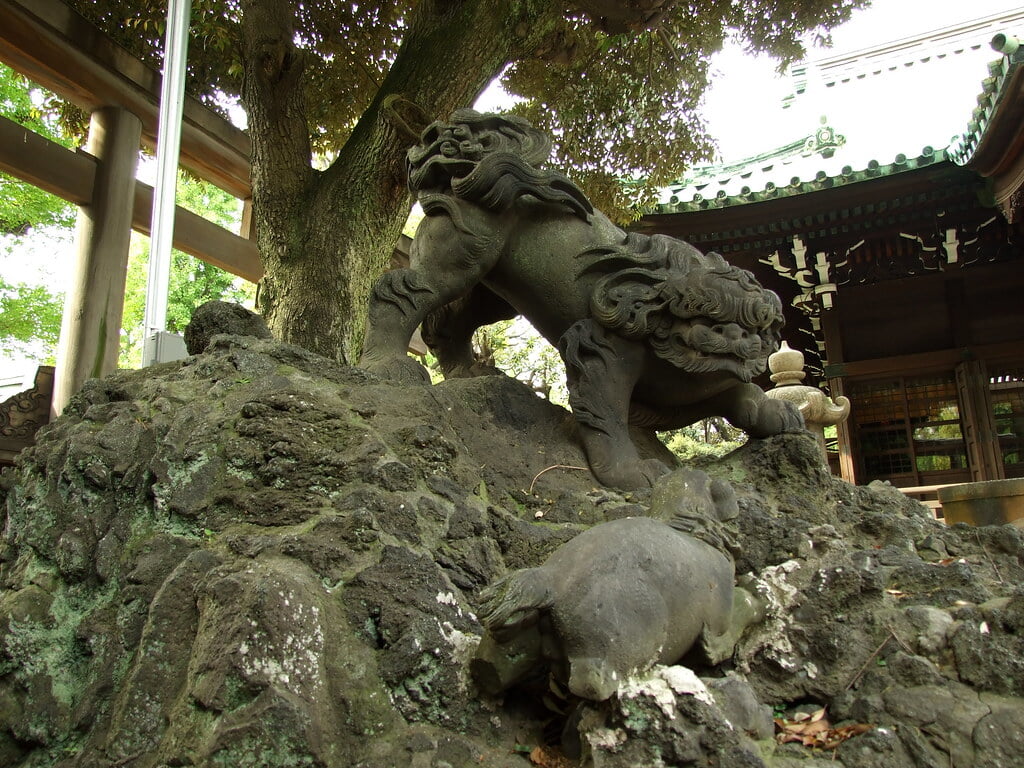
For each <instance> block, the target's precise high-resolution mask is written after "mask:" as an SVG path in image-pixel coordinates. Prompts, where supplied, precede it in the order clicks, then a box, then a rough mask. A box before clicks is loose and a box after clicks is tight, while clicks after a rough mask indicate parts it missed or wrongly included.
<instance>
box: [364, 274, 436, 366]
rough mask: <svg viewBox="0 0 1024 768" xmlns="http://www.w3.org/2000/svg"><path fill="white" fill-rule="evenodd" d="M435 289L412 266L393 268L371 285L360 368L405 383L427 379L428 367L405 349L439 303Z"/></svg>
mask: <svg viewBox="0 0 1024 768" xmlns="http://www.w3.org/2000/svg"><path fill="white" fill-rule="evenodd" d="M438 303H439V302H438V301H437V295H436V291H435V289H434V288H433V287H432V286H431V285H430V284H429V283H428V282H426V281H425V280H423V279H422V277H421V276H420V273H418V272H416V271H415V270H412V269H395V270H392V271H390V272H386V273H384V275H383V276H382V277H381V278H380V279H379V280H378V281H377V283H376V285H374V287H373V293H372V294H371V295H370V310H369V314H368V316H367V320H366V339H365V341H364V342H363V356H362V359H361V360H360V362H359V365H360V366H361V367H362V368H366V369H367V370H370V371H373V372H374V373H377V374H380V375H382V376H385V377H386V378H389V379H394V380H396V381H402V382H406V383H417V382H427V383H429V382H430V376H429V375H428V374H427V369H426V368H424V367H423V366H422V365H420V363H419V362H417V361H416V360H414V359H413V358H411V357H409V355H408V354H407V353H406V350H408V348H409V340H410V339H411V338H412V334H413V332H414V331H415V330H416V326H418V325H419V324H420V321H421V320H422V319H423V317H424V316H426V314H427V312H429V311H430V310H431V309H433V308H434V307H435V306H437V305H438Z"/></svg>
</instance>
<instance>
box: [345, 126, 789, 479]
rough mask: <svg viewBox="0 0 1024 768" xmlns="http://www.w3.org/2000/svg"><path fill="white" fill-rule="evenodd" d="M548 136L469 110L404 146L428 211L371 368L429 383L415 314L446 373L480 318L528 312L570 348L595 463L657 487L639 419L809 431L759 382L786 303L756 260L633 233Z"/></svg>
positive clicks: (372, 323) (389, 292) (381, 285)
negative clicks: (642, 453) (574, 173)
mask: <svg viewBox="0 0 1024 768" xmlns="http://www.w3.org/2000/svg"><path fill="white" fill-rule="evenodd" d="M550 149H551V141H550V139H549V138H548V137H547V136H546V135H545V134H543V133H541V132H540V131H537V130H535V129H534V128H532V127H531V126H530V124H529V123H527V122H526V121H525V120H522V119H521V118H517V117H513V116H502V115H493V114H480V113H478V112H475V111H473V110H468V109H467V110H460V111H458V112H456V113H455V114H453V115H452V117H451V119H450V120H449V121H447V122H445V121H439V122H435V123H434V124H432V125H431V126H430V127H428V128H427V129H426V131H424V133H423V136H422V137H421V141H420V143H419V144H418V145H417V146H415V147H413V148H412V149H410V150H409V153H408V165H409V186H410V188H411V189H412V191H413V193H414V194H415V195H416V196H417V198H418V200H419V202H420V205H421V206H422V208H423V211H424V213H425V217H424V219H423V221H422V223H421V224H420V227H419V230H418V231H417V233H416V237H415V239H414V240H413V245H412V253H411V257H410V267H409V268H408V269H399V270H394V271H392V272H389V273H387V274H386V275H385V276H384V277H383V278H382V279H381V280H380V281H379V282H378V283H377V285H376V286H375V288H374V292H373V297H372V299H371V303H370V314H369V322H368V331H367V337H366V343H365V347H364V353H363V360H362V363H361V364H362V365H363V366H364V367H366V368H368V369H370V370H373V371H375V372H377V373H379V374H382V375H385V376H390V377H394V378H398V379H399V380H404V381H408V382H411V381H426V380H427V378H426V372H425V370H424V369H423V368H422V366H420V365H419V363H417V362H416V361H415V360H412V359H411V358H409V357H408V356H407V355H406V348H407V345H408V342H409V339H410V337H411V336H412V334H413V332H414V331H415V330H416V327H417V326H419V325H420V323H423V324H424V326H423V337H424V340H425V341H426V342H427V343H428V344H429V345H430V347H431V349H432V350H433V352H434V353H435V354H436V355H437V357H438V360H439V361H440V363H441V366H442V369H443V370H444V371H445V374H446V375H447V376H465V375H471V374H472V373H474V370H473V363H474V361H473V355H472V348H471V344H470V340H471V336H472V333H473V331H474V330H475V329H476V328H478V327H480V326H481V325H485V324H488V323H492V322H495V321H497V320H501V319H506V318H511V317H515V316H516V315H519V314H522V315H524V316H525V317H526V318H527V319H528V320H529V321H530V322H531V323H533V325H534V327H536V328H537V330H538V331H539V332H540V333H541V334H543V335H544V337H545V338H547V339H548V340H549V341H550V342H551V343H552V344H555V345H556V346H557V347H558V349H559V351H560V353H561V355H562V359H563V360H564V361H565V366H566V373H567V378H568V388H569V403H570V405H571V406H572V410H573V413H574V415H575V417H576V421H577V423H578V424H579V427H580V433H581V437H582V440H583V444H584V447H585V449H586V452H587V458H588V460H589V462H590V467H591V470H592V471H593V473H594V475H595V476H596V477H597V478H598V480H600V481H601V482H602V483H605V484H606V485H611V486H618V487H620V488H635V487H642V486H647V485H650V484H651V483H653V481H654V480H655V479H656V478H657V477H658V476H660V475H661V474H663V473H664V472H666V471H667V468H666V467H665V466H664V465H663V464H662V463H661V462H659V461H656V460H650V459H648V460H642V459H641V458H640V457H639V455H638V453H637V450H636V447H635V446H634V444H633V443H632V442H631V440H630V437H629V432H628V426H629V424H630V423H632V424H634V425H639V426H642V427H644V428H649V429H672V428H677V427H682V426H686V425H688V424H692V423H693V422H695V421H698V420H700V419H703V418H706V417H708V416H723V417H725V418H727V419H729V421H730V422H732V423H733V424H734V425H735V426H737V427H740V428H741V429H744V430H745V431H746V432H747V433H748V434H750V435H751V436H752V437H768V436H771V435H775V434H778V433H780V432H784V431H796V430H801V429H802V428H803V421H802V419H801V417H800V414H799V412H798V411H797V410H796V409H795V408H794V407H793V406H792V405H791V404H789V403H785V402H778V401H773V400H770V399H769V398H767V397H765V395H764V393H763V392H762V391H761V389H760V388H759V387H757V386H756V385H755V384H753V383H751V379H752V378H753V377H754V376H756V375H758V374H759V373H761V372H763V371H764V369H765V360H766V359H767V357H768V355H769V354H770V353H771V352H772V351H774V350H775V349H776V348H777V346H778V343H779V332H780V329H781V327H782V324H783V316H782V305H781V302H780V301H779V298H778V297H777V296H776V295H775V294H774V293H772V292H771V291H766V290H764V289H763V288H761V286H760V285H758V284H757V282H756V281H755V280H754V277H753V276H752V275H751V274H750V273H749V272H747V271H745V270H742V269H738V268H736V267H734V266H732V265H730V264H728V263H726V262H725V260H724V259H723V258H722V257H721V256H719V255H718V254H715V253H709V254H703V253H700V252H699V251H698V250H697V249H696V248H694V247H692V246H691V245H688V244H687V243H684V242H682V241H680V240H676V239H674V238H670V237H666V236H663V235H655V236H653V237H648V236H646V235H640V234H636V233H626V232H624V231H623V230H621V229H619V228H618V227H616V226H615V225H614V224H612V223H611V222H610V221H609V220H608V218H607V217H606V216H604V215H603V214H601V213H600V212H599V211H596V210H594V208H593V206H592V205H591V204H590V201H589V200H588V199H587V198H586V196H585V195H584V194H583V192H582V191H581V190H580V189H579V187H577V186H576V185H575V184H573V182H571V181H570V180H569V179H568V178H566V177H565V176H564V175H562V174H561V173H559V172H557V171H553V170H547V169H543V168H542V167H541V164H542V163H543V162H544V161H545V160H546V159H547V156H548V154H549V152H550Z"/></svg>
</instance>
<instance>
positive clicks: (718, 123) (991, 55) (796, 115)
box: [704, 0, 1024, 167]
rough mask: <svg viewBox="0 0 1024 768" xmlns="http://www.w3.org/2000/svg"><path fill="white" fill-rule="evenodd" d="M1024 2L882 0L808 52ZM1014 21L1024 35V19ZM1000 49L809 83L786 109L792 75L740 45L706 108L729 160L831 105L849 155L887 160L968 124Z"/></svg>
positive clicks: (790, 137) (805, 124) (791, 131)
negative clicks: (813, 87) (811, 87)
mask: <svg viewBox="0 0 1024 768" xmlns="http://www.w3.org/2000/svg"><path fill="white" fill-rule="evenodd" d="M1020 8H1021V3H1020V0H970V2H964V0H875V2H874V3H873V4H872V5H871V6H870V7H869V8H866V9H862V10H860V11H855V12H854V15H853V17H852V18H851V19H850V21H848V22H847V23H846V24H843V25H841V26H839V27H836V28H835V29H834V30H832V38H833V43H834V45H833V47H832V49H820V48H818V49H813V50H811V51H809V55H810V58H811V59H814V58H823V57H828V56H831V55H834V54H836V53H842V52H850V51H855V50H861V49H864V48H869V47H872V46H875V45H878V44H882V43H887V42H891V41H895V40H900V39H904V38H907V37H912V36H915V35H919V34H922V33H925V32H930V31H933V30H936V29H941V28H943V27H949V26H953V25H956V24H959V23H962V22H966V21H971V20H974V19H979V18H983V17H986V16H990V15H993V14H997V13H1001V12H1010V11H1017V10H1019V9H1020ZM1008 31H1009V32H1011V33H1014V34H1017V35H1024V29H1019V30H1008ZM998 58H999V54H998V53H996V52H994V51H993V50H991V48H989V47H988V46H987V45H985V46H983V49H982V50H979V51H967V52H964V53H963V54H960V55H956V56H951V57H949V58H948V59H947V60H945V61H942V62H939V61H932V62H930V63H929V64H928V65H926V66H921V65H917V66H914V67H910V68H907V69H906V70H904V71H900V72H896V73H892V74H889V75H885V76H882V77H873V78H869V79H867V80H865V81H863V82H860V83H855V84H853V85H851V86H837V87H836V88H834V89H829V91H830V92H824V91H823V90H822V89H820V88H819V90H818V92H817V93H813V92H811V91H809V92H808V94H807V96H806V97H799V98H798V99H797V101H795V102H794V105H793V106H792V107H791V108H789V109H786V110H783V109H782V108H781V105H782V100H783V98H784V97H785V96H786V95H787V94H790V93H792V90H793V86H792V81H791V80H790V79H789V78H787V77H785V76H782V75H779V74H778V73H777V72H776V71H775V70H776V67H777V63H776V62H775V61H774V60H772V59H770V58H768V57H752V56H749V55H746V54H745V53H744V52H743V50H742V49H741V48H740V47H739V46H738V45H731V46H729V47H727V48H726V50H724V51H722V52H721V53H720V54H718V55H716V57H715V58H714V60H713V63H712V67H713V75H714V82H713V84H712V87H711V89H710V90H709V92H708V94H707V96H706V98H705V109H704V115H705V118H706V119H707V121H708V123H709V126H710V132H711V134H712V136H714V137H715V139H716V140H717V142H718V145H719V150H720V152H721V159H723V160H727V161H735V160H740V159H742V158H745V157H749V156H751V155H754V154H756V153H758V152H761V151H765V150H769V149H773V148H775V147H779V146H782V145H785V144H787V143H789V142H791V141H795V140H796V139H799V138H801V137H802V136H806V135H808V134H810V133H811V132H812V131H813V130H814V129H815V128H816V127H817V125H818V121H819V118H820V117H821V116H822V115H823V114H824V115H825V116H827V117H828V119H829V123H830V124H831V125H832V126H833V127H834V128H835V129H836V130H837V131H838V132H839V133H840V134H843V135H845V136H846V137H847V140H848V146H847V148H846V149H845V152H846V154H847V159H846V160H845V161H844V164H845V163H850V164H851V165H853V166H854V167H856V166H857V164H858V163H860V162H865V163H866V161H867V160H871V159H877V160H878V161H879V162H882V163H887V162H891V161H892V158H893V157H894V156H895V155H896V154H897V153H899V152H903V153H905V154H907V155H914V154H917V153H919V152H920V150H921V149H922V148H923V147H924V146H925V145H931V146H933V147H934V148H940V147H945V146H946V145H948V143H949V140H950V138H951V137H952V136H953V135H954V134H957V133H960V132H962V131H963V130H964V129H965V128H966V126H967V122H968V120H969V119H970V116H971V110H972V109H973V108H974V106H975V104H976V102H975V99H976V97H977V95H978V94H979V93H980V92H981V81H982V80H983V79H984V78H985V77H986V76H987V74H988V73H987V70H986V64H987V63H988V62H990V61H994V60H995V59H998ZM856 155H859V156H856Z"/></svg>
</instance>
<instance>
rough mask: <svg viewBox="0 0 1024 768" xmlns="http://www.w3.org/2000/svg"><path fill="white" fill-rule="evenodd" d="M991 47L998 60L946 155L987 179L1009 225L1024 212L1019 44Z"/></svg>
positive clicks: (1001, 38) (1005, 39)
mask: <svg viewBox="0 0 1024 768" xmlns="http://www.w3.org/2000/svg"><path fill="white" fill-rule="evenodd" d="M992 47H993V48H994V49H995V50H997V51H999V52H1000V53H1002V54H1003V58H1001V59H999V60H997V61H995V62H993V63H992V64H991V65H990V66H989V74H990V76H989V77H988V78H986V79H985V80H984V82H983V83H982V87H983V91H982V93H981V94H980V95H979V96H978V106H977V108H976V109H975V110H974V114H973V116H972V119H971V122H970V123H969V124H968V128H967V131H966V132H965V133H964V134H963V136H961V137H960V140H959V141H958V142H957V144H956V145H955V147H951V151H950V156H951V159H952V160H954V161H955V162H956V163H957V164H959V165H962V166H965V167H967V168H970V169H971V170H973V171H975V172H976V173H978V174H979V175H981V176H983V177H985V178H987V179H991V181H992V191H993V194H994V196H995V199H996V202H997V203H998V204H999V206H1000V208H1001V209H1002V210H1003V213H1004V214H1005V215H1006V218H1007V219H1008V220H1009V221H1013V220H1014V218H1015V216H1019V215H1021V214H1022V213H1024V45H1022V44H1021V41H1020V40H1018V39H1017V38H1015V37H1012V36H1009V35H1003V34H1000V35H996V36H995V37H994V38H993V40H992Z"/></svg>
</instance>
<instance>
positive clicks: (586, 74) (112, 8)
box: [70, 0, 866, 212]
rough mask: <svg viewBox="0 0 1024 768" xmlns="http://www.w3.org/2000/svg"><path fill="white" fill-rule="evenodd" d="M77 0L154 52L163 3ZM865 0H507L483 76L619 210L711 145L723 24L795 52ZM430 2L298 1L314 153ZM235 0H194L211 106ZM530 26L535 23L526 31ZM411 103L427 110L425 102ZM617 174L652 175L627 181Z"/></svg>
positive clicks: (196, 66) (192, 53)
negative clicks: (614, 12) (712, 73)
mask: <svg viewBox="0 0 1024 768" xmlns="http://www.w3.org/2000/svg"><path fill="white" fill-rule="evenodd" d="M280 2H281V3H288V2H290V0H280ZM70 4H71V5H72V6H74V7H75V8H76V9H77V10H79V11H80V12H81V13H82V14H83V15H85V16H86V17H87V18H89V19H90V20H91V21H93V22H94V23H96V24H97V25H98V26H99V27H101V28H102V29H103V30H104V31H106V32H107V33H108V34H109V35H111V36H112V37H114V39H115V40H117V41H118V42H119V43H121V44H122V45H124V46H125V47H126V48H128V49H129V50H130V51H132V52H133V53H135V54H136V55H139V56H140V57H141V58H143V59H144V60H145V61H147V62H148V63H150V64H151V65H152V66H154V67H156V66H158V65H159V61H160V59H159V51H160V50H161V48H162V37H161V36H162V34H163V30H164V18H165V14H166V2H163V1H162V0H131V1H130V2H126V1H125V0H71V2H70ZM459 4H461V5H468V4H469V0H463V1H462V2H461V3H459ZM865 4H866V0H752V1H751V2H744V3H737V2H731V1H729V0H701V1H700V2H697V0H691V1H690V2H669V3H653V6H652V4H651V3H650V2H642V1H641V2H635V3H630V4H623V7H622V9H620V13H621V18H617V19H608V18H607V17H606V16H602V15H601V14H607V13H609V9H608V8H607V7H606V6H609V5H610V4H608V3H590V2H586V1H585V0H580V1H579V2H575V3H572V2H562V3H556V2H553V1H552V0H519V1H518V2H507V3H502V4H499V5H497V6H495V9H494V12H495V13H503V14H506V15H507V17H508V28H507V35H508V36H509V38H516V39H521V40H523V41H524V43H526V44H525V45H524V46H522V47H517V46H512V47H510V55H509V59H508V61H507V62H506V67H505V68H504V71H503V72H502V68H500V67H499V68H497V69H495V71H494V72H491V73H489V75H490V76H492V77H493V76H496V75H499V74H500V76H501V78H502V82H503V85H504V86H505V88H506V90H508V91H509V92H510V93H512V94H514V95H516V96H519V97H521V98H522V99H524V102H523V103H522V104H521V105H519V106H518V107H517V111H519V112H521V113H523V114H524V115H525V116H527V117H528V118H530V119H531V120H532V121H533V122H534V123H535V124H536V125H538V126H540V127H543V128H545V129H546V130H550V131H551V132H552V133H554V135H555V136H556V137H557V140H558V147H557V151H556V156H555V163H556V164H558V165H562V166H571V167H573V168H575V169H576V172H575V175H576V177H577V179H578V180H580V181H582V182H583V183H584V187H585V189H586V190H587V192H588V193H589V194H590V195H591V197H592V198H593V200H594V202H595V203H596V204H597V205H598V207H602V208H609V207H612V208H613V209H614V210H618V211H620V212H622V211H624V210H625V208H624V207H625V206H626V205H628V204H629V203H630V202H633V201H635V200H637V199H641V198H644V197H649V196H650V195H651V193H652V190H653V189H654V188H656V187H657V186H659V185H664V184H665V183H667V182H669V181H672V180H674V179H676V178H678V177H679V176H680V175H681V172H682V171H683V169H684V168H685V167H686V166H687V165H688V164H689V163H690V162H692V161H693V160H698V159H706V158H708V157H709V156H710V154H711V152H712V149H713V147H712V143H711V141H710V140H709V138H708V136H707V134H706V129H705V125H704V122H703V120H702V119H701V118H700V117H699V108H700V99H701V95H702V94H703V91H704V89H705V87H706V85H707V81H708V60H709V54H710V53H712V52H714V51H716V50H718V49H719V48H720V47H721V45H722V42H723V40H724V39H725V38H726V37H727V36H728V35H734V36H736V37H738V38H739V39H741V40H744V41H746V45H747V46H748V48H749V49H750V50H752V51H758V52H767V53H770V54H773V55H775V56H777V57H779V59H780V62H787V61H790V60H792V59H794V58H796V57H798V56H799V55H800V54H801V53H802V44H801V37H802V36H803V35H805V34H807V33H808V32H815V31H817V32H818V38H819V40H826V39H827V38H826V37H825V35H824V33H823V30H824V29H825V28H828V27H830V26H834V25H835V24H837V23H839V22H841V21H842V20H844V19H845V18H847V17H848V16H849V14H850V11H851V10H852V9H854V8H857V7H860V6H863V5H865ZM434 5H435V3H431V2H427V1H426V0H424V2H420V3H416V2H413V0H398V1H397V2H361V3H351V2H342V1H341V0H321V2H316V3H294V6H293V7H294V9H295V10H294V24H295V39H296V41H297V44H298V46H299V48H300V50H301V55H302V63H303V67H304V76H305V91H306V94H307V98H306V99H305V103H306V104H307V114H306V121H307V124H308V127H309V132H310V138H311V142H312V149H313V151H314V153H318V154H334V153H337V152H338V151H339V150H340V149H341V148H342V147H343V146H344V145H345V144H346V142H347V141H348V140H349V138H350V136H351V135H352V131H353V130H354V128H355V126H356V124H357V122H358V120H359V118H360V116H361V115H362V114H363V112H364V111H365V110H366V109H367V108H368V107H369V105H370V104H371V103H372V102H373V101H374V99H376V98H378V97H379V96H380V95H381V94H380V93H379V91H380V88H381V85H382V83H383V82H384V80H385V78H386V76H387V75H388V74H389V71H391V70H392V69H394V68H397V67H399V66H401V64H402V61H401V59H402V56H403V55H405V53H406V52H405V51H404V50H403V46H402V44H403V39H404V37H405V36H406V33H407V32H408V31H409V30H411V29H412V28H413V27H414V25H416V24H422V23H427V24H429V23H431V22H433V23H435V24H441V23H442V16H443V14H442V12H441V11H440V10H438V9H437V8H434V7H433V6H434ZM417 6H422V8H419V7H417ZM591 6H593V7H591ZM657 6H663V7H665V8H667V10H665V11H664V13H663V14H661V15H655V16H653V17H650V18H649V9H650V7H655V8H656V7H657ZM241 7H242V3H241V0H193V3H192V20H191V25H192V27H191V29H192V35H191V42H190V49H189V64H188V86H187V87H188V88H189V91H190V92H191V93H193V94H194V95H196V96H197V97H198V98H200V99H201V100H203V101H205V102H206V103H207V104H209V105H210V106H212V107H214V108H222V107H221V106H220V105H221V104H222V103H223V95H224V94H227V96H228V97H230V98H232V99H237V98H238V97H239V95H240V91H241V83H242V74H243V73H242V69H243V62H242V60H241V56H240V52H239V51H240V46H239V44H238V41H239V37H240V18H241ZM645 7H646V10H645ZM630 8H635V9H637V10H630ZM431 14H432V17H431V18H428V19H424V17H427V16H430V15H431ZM526 25H530V29H532V30H540V32H539V34H534V33H532V32H531V33H530V34H527V31H526V30H527V27H526ZM444 32H445V31H444V29H443V28H442V29H437V30H435V31H434V33H435V34H438V35H444ZM439 70H440V68H439ZM439 76H441V75H440V72H439ZM485 77H486V75H485ZM417 106H419V107H420V108H421V110H424V111H426V112H427V113H428V114H429V113H430V105H429V104H423V105H417ZM430 116H432V117H440V115H430ZM621 178H643V179H644V181H643V182H642V183H639V184H634V185H630V186H629V187H628V188H627V189H625V190H624V189H623V187H622V186H621V185H620V184H619V182H618V179H621Z"/></svg>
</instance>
